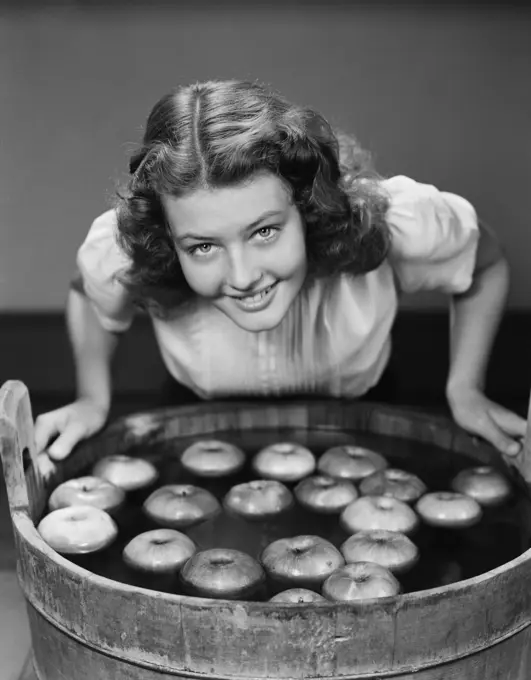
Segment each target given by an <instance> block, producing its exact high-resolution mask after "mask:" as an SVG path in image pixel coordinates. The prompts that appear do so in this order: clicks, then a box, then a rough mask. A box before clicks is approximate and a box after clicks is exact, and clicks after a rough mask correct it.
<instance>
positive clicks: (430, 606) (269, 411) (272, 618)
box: [2, 401, 531, 680]
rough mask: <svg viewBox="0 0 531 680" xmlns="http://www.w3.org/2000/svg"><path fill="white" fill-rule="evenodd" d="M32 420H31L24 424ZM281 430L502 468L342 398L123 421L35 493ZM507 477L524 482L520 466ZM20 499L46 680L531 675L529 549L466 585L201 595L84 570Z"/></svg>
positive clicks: (460, 441)
mask: <svg viewBox="0 0 531 680" xmlns="http://www.w3.org/2000/svg"><path fill="white" fill-rule="evenodd" d="M2 403H4V402H2ZM10 413H11V415H8V416H7V418H5V419H4V420H3V421H2V422H9V423H11V429H9V428H7V429H6V430H5V432H4V439H3V440H2V441H3V442H4V441H5V439H6V437H7V438H8V435H9V436H11V435H12V434H13V428H12V422H13V414H12V409H11V412H10ZM27 426H28V423H27V420H26V421H24V422H22V421H21V422H20V423H19V427H27ZM282 427H297V428H303V429H312V430H315V429H317V430H322V431H323V432H328V433H329V432H335V431H337V432H345V431H346V432H374V433H377V434H388V435H393V436H395V437H402V438H404V439H408V440H414V441H421V442H425V443H431V444H436V445H438V446H440V447H442V448H444V449H446V450H448V455H452V452H453V451H455V452H465V451H466V453H468V454H469V455H471V456H472V457H473V458H475V459H476V460H478V461H479V462H482V463H489V462H495V463H496V464H497V465H499V464H500V457H499V455H498V454H497V453H496V452H495V451H494V449H492V448H491V447H489V446H487V445H485V444H478V443H476V442H475V441H474V440H472V439H471V438H470V437H467V436H466V435H465V434H464V433H462V432H461V431H460V430H459V429H458V428H456V427H455V426H454V425H452V423H450V422H449V421H447V420H446V419H444V418H436V419H434V418H432V417H429V416H426V415H419V414H415V413H408V412H406V411H399V410H397V409H392V408H389V407H385V406H381V405H374V404H368V403H356V402H347V401H326V402H317V401H311V402H306V403H305V402H298V403H289V402H282V403H278V404H274V403H272V404H263V403H256V404H238V403H226V404H223V403H218V404H216V403H209V404H201V405H194V406H190V407H184V408H175V409H163V410H160V411H154V412H149V413H144V414H136V415H134V416H128V417H126V418H123V419H120V420H119V421H117V422H115V423H114V424H112V425H110V426H109V427H108V428H107V429H106V430H105V431H104V432H102V433H101V434H100V435H98V436H97V437H94V438H93V439H91V440H90V441H87V442H85V443H84V444H83V445H81V446H80V447H78V449H77V450H76V452H75V454H74V455H72V456H71V457H70V458H68V459H67V460H66V461H64V463H62V464H60V465H57V466H56V467H55V468H54V469H53V470H52V471H51V472H50V474H49V476H48V477H47V479H46V483H44V482H41V484H40V485H39V484H36V485H34V486H33V487H32V486H31V485H28V487H27V488H28V489H29V494H30V495H33V494H37V495H38V496H39V498H37V499H35V501H34V502H33V503H34V507H38V506H39V505H42V503H43V496H45V495H46V494H47V493H48V491H49V489H50V488H53V486H54V485H55V484H57V483H58V481H59V480H61V479H64V478H67V477H71V476H74V475H76V474H77V473H78V472H79V471H81V470H82V469H83V468H85V467H86V466H87V465H88V464H91V463H93V462H94V461H96V460H98V459H99V458H101V457H103V456H105V455H108V454H109V453H114V452H116V451H122V452H124V451H136V452H138V451H141V452H142V455H149V450H150V445H153V444H156V443H161V442H165V441H169V440H172V439H175V438H179V437H184V436H193V435H204V434H207V433H209V432H219V431H227V432H230V431H238V430H253V429H261V428H268V429H272V430H275V429H277V428H282ZM6 433H7V434H6ZM21 441H24V437H22V438H20V437H19V439H18V440H16V441H14V442H12V444H11V448H10V449H9V450H8V449H6V450H5V451H4V452H3V453H2V458H3V461H4V464H5V463H6V461H5V458H6V457H8V456H12V455H15V456H17V455H20V451H19V449H20V442H21ZM6 469H7V475H6V477H7V478H8V483H9V484H13V483H14V484H17V485H19V484H21V483H22V484H24V483H25V478H24V479H21V477H20V469H18V473H17V474H16V475H13V474H12V472H10V470H12V468H11V467H10V464H8V465H7V468H6ZM507 474H510V475H513V476H514V478H515V480H516V479H517V475H516V472H515V471H514V470H513V471H511V470H509V469H507ZM522 483H523V482H522ZM20 495H21V494H20V493H19V492H16V493H12V494H11V496H10V498H13V499H14V501H15V502H16V504H15V505H12V517H13V523H14V528H15V532H16V534H17V545H18V554H19V573H20V579H21V584H22V587H23V590H24V593H25V596H26V598H27V600H28V603H29V612H30V622H31V627H32V635H33V643H34V652H35V658H36V667H37V670H38V674H39V676H40V677H41V678H42V679H44V680H56V678H64V677H74V675H75V677H76V680H77V679H78V678H79V680H85V678H87V679H88V678H89V677H90V678H91V680H92V678H95V677H97V678H98V679H100V678H101V679H102V680H106V678H113V680H115V679H120V678H128V679H132V680H150V679H151V678H155V677H157V678H158V679H159V680H160V678H166V677H168V678H169V677H178V678H179V677H180V678H199V677H201V678H218V679H221V678H224V679H228V678H245V679H246V680H254V679H258V678H279V679H280V678H284V679H288V678H323V679H324V678H327V679H332V678H336V679H339V678H341V679H342V680H347V679H348V678H350V679H355V678H356V679H357V678H360V679H361V678H386V677H396V678H402V679H404V678H411V680H413V679H414V680H442V679H443V678H444V680H458V679H459V680H480V678H481V680H529V678H530V677H531V673H530V672H529V662H530V659H529V657H528V655H529V651H528V649H529V642H530V640H529V637H530V634H531V633H530V623H531V569H530V560H531V551H527V552H526V553H524V554H523V555H521V556H520V557H518V558H517V559H515V560H513V561H511V562H510V563H508V564H505V565H503V566H502V567H500V568H498V569H495V570H493V571H491V572H488V573H486V574H482V575H480V576H477V577H475V578H473V579H469V580H467V581H461V582H458V583H454V584H451V585H449V586H444V587H440V588H436V589H432V590H426V591H421V592H418V593H409V594H405V595H400V596H397V597H394V598H387V599H381V600H377V601H373V602H370V601H367V602H362V603H356V604H349V605H346V604H336V603H324V604H314V605H311V606H301V605H279V604H272V603H261V602H233V601H224V600H204V599H200V598H191V597H182V596H178V595H171V594H166V593H157V592H154V591H149V590H145V589H142V588H137V587H133V586H128V585H125V584H122V583H118V582H115V581H111V580H109V579H105V578H103V577H100V576H97V575H95V574H92V573H90V572H88V571H86V570H84V569H82V568H80V567H77V566H76V565H74V564H72V563H70V562H69V561H67V560H65V559H63V558H62V557H60V556H59V555H58V554H57V553H55V552H54V551H53V550H52V549H51V548H49V547H48V546H47V545H46V544H45V543H44V542H43V541H42V539H41V538H40V536H39V534H38V533H37V531H36V529H35V524H34V519H33V516H32V511H31V503H30V506H28V507H27V509H25V507H24V504H23V503H22V504H21V503H20V502H19V496H20ZM22 496H23V494H22ZM73 669H75V673H74V675H72V674H73ZM83 673H84V674H85V675H83Z"/></svg>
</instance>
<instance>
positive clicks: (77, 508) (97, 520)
mask: <svg viewBox="0 0 531 680" xmlns="http://www.w3.org/2000/svg"><path fill="white" fill-rule="evenodd" d="M37 529H38V531H39V533H40V535H41V536H42V538H43V539H44V540H45V541H46V543H48V545H49V546H50V547H51V548H53V549H54V550H56V551H57V552H58V553H61V554H63V555H87V554H88V553H93V552H96V551H98V550H103V549H104V548H107V547H108V546H109V545H110V544H111V543H112V542H113V541H114V540H115V538H116V536H117V535H118V528H117V526H116V523H115V521H114V520H113V519H112V517H111V516H110V515H109V514H108V513H107V512H105V510H101V508H96V507H94V506H93V505H70V506H68V507H66V508H59V509H57V510H53V511H52V512H50V513H49V514H48V515H46V516H45V517H44V518H43V519H42V520H41V521H40V522H39V526H38V527H37Z"/></svg>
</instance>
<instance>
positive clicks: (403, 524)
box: [340, 496, 419, 534]
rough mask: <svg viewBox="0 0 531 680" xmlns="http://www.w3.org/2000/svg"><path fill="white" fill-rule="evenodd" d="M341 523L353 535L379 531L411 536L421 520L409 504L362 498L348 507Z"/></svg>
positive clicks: (390, 499) (371, 497)
mask: <svg viewBox="0 0 531 680" xmlns="http://www.w3.org/2000/svg"><path fill="white" fill-rule="evenodd" d="M340 522H341V525H342V526H343V528H344V529H345V530H346V531H348V532H350V533H351V534H355V533H356V532H358V531H374V530H377V529H385V530H387V531H400V532H402V533H403V534H410V533H412V532H413V531H415V529H416V528H417V526H418V524H419V518H418V517H417V515H416V514H415V512H414V510H412V509H411V508H410V507H409V505H408V504H407V503H404V502H403V501H399V500H397V499H396V498H390V497H388V496H362V497H361V498H358V499H357V500H355V501H353V502H352V503H351V504H350V505H347V507H346V508H345V509H344V510H343V512H342V513H341V516H340Z"/></svg>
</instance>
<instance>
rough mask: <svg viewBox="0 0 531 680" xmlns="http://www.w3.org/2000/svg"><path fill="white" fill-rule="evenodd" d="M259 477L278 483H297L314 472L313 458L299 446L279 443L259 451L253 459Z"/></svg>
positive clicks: (307, 450) (308, 451)
mask: <svg viewBox="0 0 531 680" xmlns="http://www.w3.org/2000/svg"><path fill="white" fill-rule="evenodd" d="M253 467H254V470H255V471H256V472H257V473H258V474H259V475H260V477H266V478H267V479H276V480H278V481H279V482H298V481H299V480H300V479H303V477H307V476H308V475H311V474H312V472H313V471H314V470H315V456H314V455H313V453H312V452H311V451H310V450H309V449H307V448H305V447H304V446H302V445H300V444H293V443H291V442H280V443H278V444H271V446H266V447H265V448H264V449H262V450H261V451H259V452H258V453H257V454H256V456H255V457H254V458H253Z"/></svg>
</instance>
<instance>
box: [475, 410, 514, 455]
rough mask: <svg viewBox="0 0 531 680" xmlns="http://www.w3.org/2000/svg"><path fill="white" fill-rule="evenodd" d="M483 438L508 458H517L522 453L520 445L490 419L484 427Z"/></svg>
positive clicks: (482, 430)
mask: <svg viewBox="0 0 531 680" xmlns="http://www.w3.org/2000/svg"><path fill="white" fill-rule="evenodd" d="M480 434H481V436H482V437H483V438H484V439H486V440H487V441H489V442H490V443H491V444H492V445H493V446H495V447H496V448H497V449H498V451H501V453H505V454H506V455H508V456H516V455H517V454H518V452H519V451H520V444H519V443H518V442H515V441H514V439H511V438H510V437H508V436H507V435H506V434H505V433H504V432H503V430H502V429H501V428H500V427H498V425H497V424H496V423H495V422H494V420H492V419H491V418H489V419H488V420H485V422H484V423H483V425H482V428H481V432H480Z"/></svg>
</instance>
